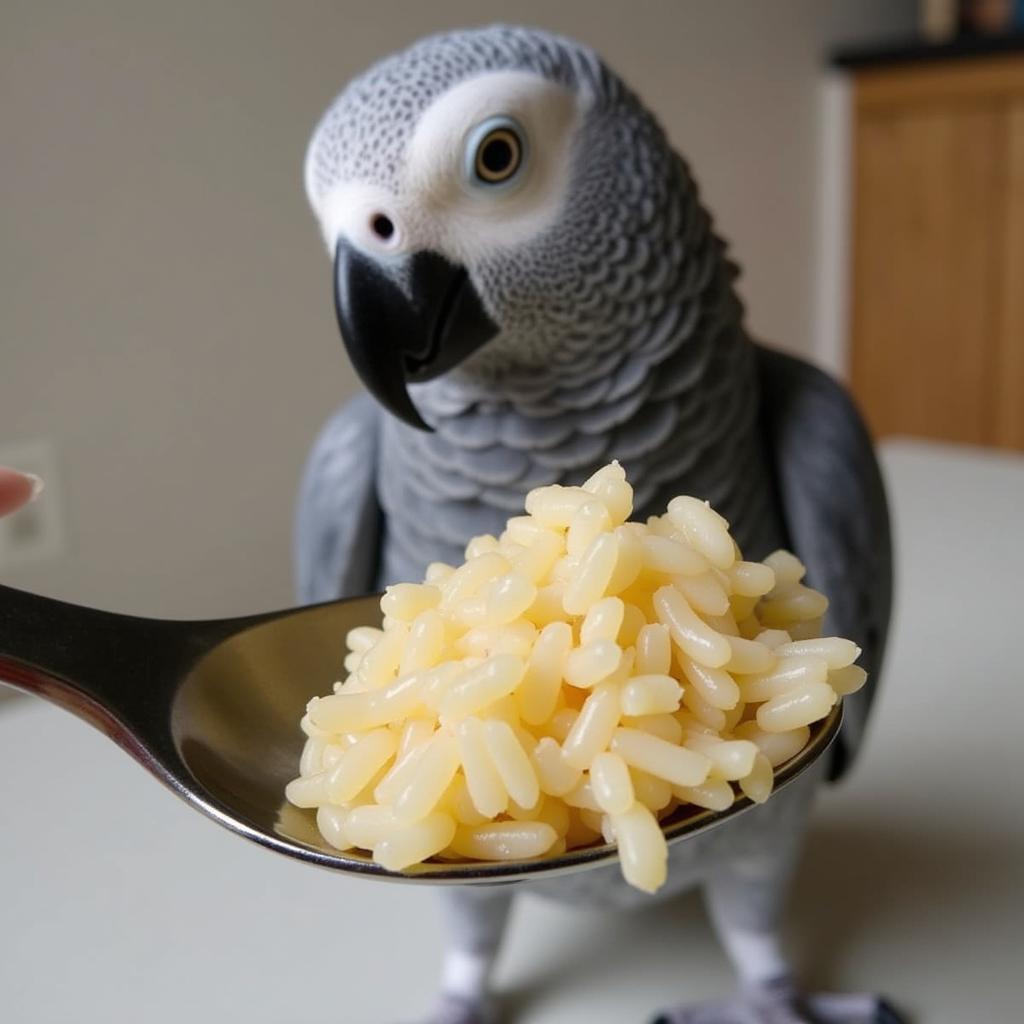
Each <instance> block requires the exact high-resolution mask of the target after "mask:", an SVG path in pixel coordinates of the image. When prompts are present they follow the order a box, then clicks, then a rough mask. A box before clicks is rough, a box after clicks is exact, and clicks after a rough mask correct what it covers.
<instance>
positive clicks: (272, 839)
mask: <svg viewBox="0 0 1024 1024" xmlns="http://www.w3.org/2000/svg"><path fill="white" fill-rule="evenodd" d="M378 601H379V598H378V596H376V595H371V596H367V597H357V598H350V599H347V600H342V601H332V602H328V603H326V604H320V605H313V606H310V607H307V608H293V609H288V610H285V611H280V612H270V613H267V614H263V615H255V616H248V617H245V618H238V619H216V620H205V621H171V620H164V619H144V618H138V617H136V616H129V615H118V614H114V613H110V612H103V611H98V610H96V609H92V608H85V607H80V606H78V605H73V604H68V603H66V602H63V601H55V600H52V599H50V598H44V597H39V596H37V595H34V594H28V593H25V592H23V591H19V590H14V589H12V588H10V587H2V586H0V681H2V682H6V683H9V684H11V685H13V686H15V687H16V688H19V689H22V690H25V691H27V692H30V693H36V694H38V695H39V696H42V697H44V698H46V699H48V700H50V701H52V702H53V703H55V704H58V705H60V706H61V707H63V708H65V709H66V710H68V711H71V712H72V713H73V714H76V715H78V716H79V717H81V718H83V719H85V720H87V721H89V722H91V723H92V724H93V725H95V726H97V727H98V728H100V729H101V730H102V731H103V732H105V733H106V734H107V735H108V736H109V737H110V738H111V739H112V740H113V741H114V742H116V743H117V744H118V745H119V746H121V747H122V748H123V749H124V750H126V751H127V752H128V753H129V754H131V755H132V756H133V757H134V758H135V759H136V760H137V761H138V762H140V763H141V764H142V765H143V766H144V767H145V768H147V769H148V770H149V771H151V772H152V773H153V774H154V775H155V776H156V777H157V778H158V779H160V781H161V782H163V783H165V784H166V785H168V786H169V787H170V788H171V789H172V790H173V791H174V792H175V793H177V795H178V796H180V797H181V798H182V799H184V800H186V801H187V802H188V803H189V804H191V805H192V806H193V807H195V808H196V809H197V810H200V811H202V812H203V813H204V814H206V815H208V816H209V817H211V818H213V819H214V820H215V821H217V822H218V823H219V824H221V825H223V826H225V827H226V828H229V829H231V830H232V831H234V832H236V833H238V834H239V835H242V836H244V837H245V838H247V839H250V840H252V841H254V842H257V843H259V844H260V845H262V846H265V847H268V848H270V849H273V850H276V851H277V852H279V853H283V854H286V855H288V856H292V857H297V858H299V859H300V860H304V861H307V862H309V863H311V864H316V865H318V866H320V867H325V868H332V869H334V870H338V871H344V872H347V873H350V874H362V875H368V876H372V877H375V878H380V879H386V880H390V881H397V882H409V883H429V884H448V885H451V884H474V883H475V884H491V885H494V884H503V883H512V882H518V881H528V880H531V879H534V878H537V877H539V876H542V875H543V876H551V875H555V874H563V873H567V872H572V871H578V870H583V869H585V868H590V867H597V866H600V865H603V864H608V863H610V862H612V861H614V860H615V859H616V857H617V853H616V848H615V847H614V846H610V845H607V844H604V845H597V846H591V847H586V848H584V849H577V850H570V851H567V852H566V853H563V854H560V855H558V856H554V857H545V858H539V859H534V860H524V861H511V862H500V863H492V862H476V861H472V862H450V861H430V862H427V863H425V864H420V865H417V866H415V867H414V868H410V869H407V870H406V871H403V872H394V871H389V870H387V869H386V868H383V867H381V866H380V865H379V864H376V863H375V862H374V861H373V860H372V859H371V858H370V856H369V855H368V854H360V853H357V852H354V851H345V852H342V851H339V850H336V849H334V848H333V847H332V846H330V845H329V844H328V843H327V842H325V841H324V840H323V839H322V838H321V836H320V833H319V831H318V829H317V827H316V821H315V816H314V812H313V811H308V810H300V809H299V808H296V807H293V806H292V805H290V804H289V803H288V802H287V801H286V800H285V798H284V788H285V785H286V784H287V783H288V782H289V781H290V780H291V779H292V778H294V777H295V776H296V775H297V774H298V765H299V756H300V754H301V751H302V746H303V743H304V741H305V737H304V736H303V734H302V732H301V730H300V729H299V725H298V723H299V719H300V718H301V717H302V714H303V710H304V708H305V706H306V703H307V702H308V701H309V699H310V698H311V697H313V696H316V695H318V694H324V693H329V692H330V690H331V685H332V684H333V682H334V681H335V680H336V679H337V678H338V676H339V674H340V669H341V665H342V662H343V660H344V655H345V646H344V640H345V635H346V633H347V632H348V630H350V629H352V628H353V627H354V626H359V625H379V623H380V611H379V606H378ZM840 720H841V710H840V707H839V706H837V707H836V708H834V709H833V710H832V712H831V713H830V715H829V716H828V717H827V718H826V719H824V720H822V721H821V722H818V723H816V724H815V725H813V726H812V727H811V738H810V741H809V743H808V744H807V746H806V747H805V748H804V749H803V750H802V751H801V752H800V753H799V754H797V755H796V757H794V758H792V759H791V760H790V761H789V762H787V763H786V764H784V765H782V766H780V767H779V768H777V769H776V773H775V788H776V790H778V789H780V788H782V787H784V786H786V785H788V784H789V783H790V782H792V781H793V780H794V779H795V778H797V777H798V776H799V775H800V774H801V773H802V772H803V771H804V770H805V769H807V768H809V767H810V766H811V764H813V763H814V762H815V761H816V760H817V759H818V758H819V757H820V756H821V755H822V754H823V753H824V752H825V751H826V750H827V748H828V747H829V745H830V744H831V742H832V740H833V739H834V738H835V735H836V733H837V731H838V729H839V724H840ZM752 806H753V804H752V802H751V801H750V800H748V799H747V798H746V797H742V796H741V797H739V798H737V800H736V801H735V803H734V804H733V805H732V807H730V808H729V809H728V810H726V811H721V812H716V811H707V810H701V809H699V808H694V807H683V808H680V809H679V810H678V811H677V812H676V813H675V814H674V815H672V816H671V817H670V818H668V819H666V820H664V821H663V822H662V827H663V829H664V832H665V835H666V838H667V840H668V842H669V843H670V844H672V843H677V842H682V841H684V840H685V839H688V838H692V837H693V836H696V835H698V834H700V833H703V832H706V831H707V830H708V829H711V828H714V827H716V826H717V825H720V824H722V823H723V822H725V821H728V820H730V819H732V818H734V817H736V816H737V815H738V814H742V813H744V812H745V811H746V810H748V809H749V808H750V807H752Z"/></svg>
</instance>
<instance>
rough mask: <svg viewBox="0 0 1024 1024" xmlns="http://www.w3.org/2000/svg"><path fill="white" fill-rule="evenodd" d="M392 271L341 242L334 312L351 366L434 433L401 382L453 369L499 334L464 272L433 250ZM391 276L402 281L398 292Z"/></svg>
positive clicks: (403, 416)
mask: <svg viewBox="0 0 1024 1024" xmlns="http://www.w3.org/2000/svg"><path fill="white" fill-rule="evenodd" d="M402 259H403V262H404V264H405V265H404V266H400V267H398V268H397V272H394V273H392V272H385V270H384V269H383V268H382V267H381V265H380V264H379V263H378V262H377V261H375V260H374V259H372V258H371V257H370V256H367V255H366V254H365V253H362V252H360V251H359V250H358V249H356V248H355V246H353V245H351V244H350V243H348V242H347V241H345V240H344V239H342V240H341V241H339V242H338V247H337V249H336V250H335V255H334V308H335V311H336V312H337V314H338V327H339V328H340V329H341V337H342V341H344V343H345V348H346V350H347V351H348V354H349V358H350V359H351V360H352V365H353V366H354V367H355V370H356V373H358V374H359V377H360V379H361V380H362V382H363V384H365V385H366V388H367V390H368V391H369V392H370V393H371V394H372V395H373V396H374V397H375V398H376V399H377V401H378V402H380V403H381V405H383V406H384V408H385V409H387V410H388V411H389V412H392V413H393V414H394V415H395V416H397V417H398V418H399V419H400V420H403V421H404V422H405V423H408V424H409V425H410V426H413V427H418V428H419V429H420V430H427V431H429V430H431V429H432V428H431V427H430V426H429V425H428V424H427V423H425V422H424V420H423V418H422V417H421V416H420V414H419V412H418V411H417V409H416V406H415V405H413V402H412V399H411V398H410V397H409V392H408V389H407V387H406V385H407V384H408V383H409V382H412V383H419V382H421V381H427V380H432V379H433V378H434V377H438V376H440V375H441V374H442V373H446V372H447V371H448V370H451V369H452V368H453V367H455V366H458V364H459V363H461V362H462V361H463V360H464V359H466V358H467V357H468V356H470V355H471V354H472V353H473V352H475V351H476V350H477V349H478V348H480V346H481V345H483V344H484V343H485V342H487V341H489V340H490V339H491V338H493V337H494V335H496V334H497V333H498V327H497V325H496V324H495V323H494V321H493V320H491V318H490V317H489V316H488V315H487V312H486V311H485V310H484V307H483V304H482V303H481V301H480V296H479V295H477V292H476V289H475V288H474V287H473V283H472V282H471V281H470V279H469V274H468V273H467V272H466V270H465V268H464V267H459V266H456V265H455V264H453V263H449V262H448V261H447V260H446V259H445V258H444V257H443V256H439V255H438V254H437V253H433V252H417V253H413V254H412V255H410V256H405V257H403V258H402ZM396 278H397V279H399V280H403V279H404V281H405V283H406V288H405V289H403V288H401V287H400V286H399V285H398V284H397V283H396Z"/></svg>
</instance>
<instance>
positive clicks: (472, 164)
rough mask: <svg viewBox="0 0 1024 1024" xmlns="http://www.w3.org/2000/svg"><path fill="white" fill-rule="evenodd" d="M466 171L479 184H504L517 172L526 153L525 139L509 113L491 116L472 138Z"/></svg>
mask: <svg viewBox="0 0 1024 1024" xmlns="http://www.w3.org/2000/svg"><path fill="white" fill-rule="evenodd" d="M466 156H467V161H466V163H467V168H466V170H467V172H468V175H469V179H470V181H471V182H472V183H475V184H477V185H485V186H494V185H504V184H505V183H506V182H508V181H511V180H512V178H514V177H515V176H516V174H518V172H519V171H520V169H521V168H522V166H523V163H524V160H525V157H526V143H525V140H524V136H523V134H522V132H521V131H520V130H519V126H518V125H517V124H516V123H515V122H514V121H513V120H512V119H511V118H510V117H495V118H490V119H489V120H487V121H485V122H484V123H483V124H481V125H479V126H478V127H477V129H476V131H474V132H473V135H472V137H471V138H470V146H469V147H468V151H467V153H466Z"/></svg>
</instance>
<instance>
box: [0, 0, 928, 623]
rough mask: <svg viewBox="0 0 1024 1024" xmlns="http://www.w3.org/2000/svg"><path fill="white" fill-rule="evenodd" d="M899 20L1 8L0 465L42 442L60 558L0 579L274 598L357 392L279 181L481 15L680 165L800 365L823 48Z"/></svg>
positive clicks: (147, 594) (446, 6) (209, 601)
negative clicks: (568, 40) (312, 461)
mask: <svg viewBox="0 0 1024 1024" xmlns="http://www.w3.org/2000/svg"><path fill="white" fill-rule="evenodd" d="M910 7H911V4H910V3H909V0H908V2H905V3H902V4H888V3H886V4H882V3H856V2H851V0H837V2H836V3H832V4H825V3H820V2H816V0H773V2H772V3H767V2H764V0H758V2H755V0H714V2H713V0H690V2H684V0H676V2H661V3H654V2H638V0H629V2H615V3H596V2H587V0H573V2H560V3H552V2H551V0H546V2H536V0H530V2H521V3H518V4H509V3H503V4H502V3H494V2H491V0H472V2H469V0H444V2H443V3H412V2H410V3H395V2H387V0H372V2H366V0H362V2H359V3H356V2H337V3H297V2H296V3H287V2H285V0H279V2H255V0H248V2H242V0H235V2H231V3H228V2H226V0H220V2H210V0H206V2H198V0H188V2H182V0H179V2H175V3H157V2H153V0H147V2H139V0H131V2H124V3H115V2H104V3H73V4H72V3H57V2H53V0H46V2H40V0H29V2H12V0H5V2H4V4H3V8H2V11H0V443H2V442H4V441H16V440H26V441H28V440H33V439H36V438H46V439H49V440H50V441H52V442H53V444H54V445H55V447H56V450H57V453H58V456H59V459H60V468H61V477H62V481H61V482H62V483H63V488H62V494H61V500H62V501H63V502H64V504H65V508H64V509H63V510H62V511H63V514H64V516H63V517H64V521H65V525H66V533H67V537H66V549H65V552H64V554H63V555H62V556H61V557H60V558H59V559H57V560H54V561H51V562H44V563H38V564H35V565H29V566H24V567H22V568H19V569H17V570H16V571H15V570H11V571H9V572H5V573H4V579H5V582H9V583H11V584H14V585H16V586H23V587H26V588H29V589H36V590H39V591H41V592H45V593H51V594H54V595H58V596H64V597H68V598H71V599H73V600H80V601H82V602H89V603H95V604H98V605H100V606H106V607H113V608H120V609H124V610H132V611H135V612H137V613H140V614H153V615H171V616H190V615H195V616H206V615H221V614H234V613H242V612H246V611H251V610H258V609H262V608H266V607H270V606H275V605H283V604H286V603H288V602H289V600H290V591H291V584H290V568H289V532H290V526H291V512H292V503H293V495H294V492H295V488H296V483H297V480H298V475H299V472H300V468H301V464H302V459H303V455H304V452H305V450H306V448H307V447H308V445H309V443H310V441H311V440H312V437H313V435H314V433H315V431H316V430H317V428H318V426H319V424H320V423H321V422H322V420H323V419H324V417H325V416H326V415H327V414H328V413H329V412H330V410H331V409H332V408H333V407H334V406H335V405H336V404H337V403H338V402H339V401H340V400H341V399H343V398H344V397H345V396H346V395H348V394H349V393H351V391H352V389H353V387H354V383H353V379H352V375H351V373H350V371H349V368H348V366H347V363H346V360H345V357H344V355H343V352H342V348H341V345H340V343H339V341H338V338H337V335H336V331H335V327H334V323H333V313H332V305H331V299H330V279H329V265H328V261H327V259H326V256H325V254H324V253H323V251H322V250H321V248H320V241H319V239H318V236H317V234H316V232H315V230H314V226H313V223H312V220H311V217H310V216H309V214H308V212H307V210H306V207H305V202H304V199H303V196H302V187H301V162H302V156H303V150H304V146H305V142H306V138H307V136H308V133H309V131H310V129H311V127H312V125H313V123H314V121H315V120H316V118H317V116H318V114H319V113H320V111H321V110H322V108H323V107H324V105H325V104H326V103H327V102H328V100H329V99H330V98H331V97H332V96H333V95H334V94H335V93H336V92H337V91H338V90H339V88H340V87H341V86H342V84H343V83H344V82H345V81H346V80H347V79H348V78H349V77H350V76H352V75H354V74H356V73H357V72H358V71H360V70H361V69H362V68H363V67H364V66H365V65H366V64H367V63H368V62H369V61H371V60H372V59H374V58H376V57H378V56H382V55H384V54H385V53H387V52H389V51H391V50H393V49H395V48H396V47H399V46H401V45H403V44H405V43H407V42H409V41H411V40H413V39H414V38H416V37H417V36H419V35H421V34H424V33H426V32H428V31H431V30H435V29H438V28H442V27H448V26H456V25H459V24H479V23H482V22H487V21H491V20H497V19H503V20H512V21H521V22H526V23H533V24H538V25H543V26H547V27H550V28H552V29H556V30H559V31H563V32H566V33H570V34H573V35H576V36H578V37H580V38H582V39H584V40H586V41H587V42H589V43H591V44H593V45H595V46H596V47H597V48H598V49H599V50H600V51H602V52H603V53H604V54H605V56H606V57H607V58H608V60H609V62H610V63H611V64H612V66H613V67H615V68H616V69H618V70H619V71H620V72H621V73H622V74H623V75H624V76H625V77H626V78H627V80H629V81H630V82H631V83H632V84H633V85H634V86H635V87H636V89H637V90H638V91H639V93H640V94H641V95H643V96H644V97H645V98H646V100H647V101H648V103H649V104H650V105H651V106H652V107H653V108H654V110H655V111H657V113H658V114H659V115H660V116H661V117H662V119H663V120H664V121H665V123H666V125H667V126H668V128H669V131H670V133H671V135H672V137H673V139H674V140H675V141H676V143H677V144H678V146H679V147H680V148H681V149H682V150H683V152H685V153H686V154H687V156H688V157H689V158H690V159H691V162H692V163H693V165H694V167H695V169H696V172H697V175H698V179H699V180H700V181H701V183H702V185H703V188H704V192H705V195H706V197H707V199H708V201H709V203H710V205H711V207H712V209H713V210H714V211H715V213H716V214H717V217H718V222H719V226H720V229H721V231H722V232H723V233H724V234H725V235H726V236H727V237H728V238H730V239H731V240H732V242H733V243H734V252H735V254H736V255H737V257H738V258H739V260H740V261H741V262H742V264H743V265H744V267H745V268H746V271H745V275H744V279H743V284H742V291H743V294H744V296H745V297H746V299H747V301H748V304H749V309H750V322H751V324H752V326H753V328H754V329H755V330H756V331H757V332H758V333H759V334H760V335H762V336H764V337H766V338H770V339H773V340H775V341H777V342H779V343H780V344H783V345H785V346H788V347H790V348H792V349H795V350H797V351H802V352H805V353H807V352H811V351H812V350H813V338H812V333H813V332H812V326H811V325H812V299H813V295H812V292H813V283H814V262H815V223H814V217H815V197H816V158H817V140H818V136H819V125H818V123H817V99H816V83H817V81H818V76H819V71H820V68H821V63H822V57H823V53H824V50H825V45H826V40H827V38H828V37H829V36H832V35H835V34H836V33H837V32H842V33H844V34H847V35H849V34H858V35H862V34H870V33H876V32H877V33H884V32H885V30H886V29H887V28H890V27H893V26H896V27H903V26H905V25H906V22H907V19H908V16H909V11H910Z"/></svg>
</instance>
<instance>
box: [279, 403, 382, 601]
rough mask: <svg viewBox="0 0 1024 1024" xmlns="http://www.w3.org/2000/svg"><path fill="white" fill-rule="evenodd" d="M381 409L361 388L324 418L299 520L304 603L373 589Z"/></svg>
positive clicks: (298, 566)
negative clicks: (327, 417)
mask: <svg viewBox="0 0 1024 1024" xmlns="http://www.w3.org/2000/svg"><path fill="white" fill-rule="evenodd" d="M380 420H381V413H380V409H379V408H378V407H377V405H376V404H375V403H374V402H373V401H372V400H371V399H370V397H369V396H368V395H358V396H357V397H355V398H353V399H352V400H351V401H350V402H348V403H347V404H346V405H344V406H343V407H342V408H341V409H340V410H339V411H338V412H336V413H335V414H334V415H333V416H332V417H331V419H330V420H329V421H328V422H327V424H326V425H325V426H324V428H323V430H322V431H321V433H320V436H319V437H318V438H317V441H316V444H315V445H314V446H313V450H312V451H311V452H310V455H309V459H308V461H307V463H306V470H305V473H304V475H303V478H302V487H301V490H300V492H299V502H298V509H297V516H296V523H295V540H294V556H295V574H296V578H295V585H296V592H297V594H298V598H299V600H300V601H302V602H303V603H304V604H312V603H315V602H317V601H329V600H332V599H333V598H337V597H348V596H350V595H354V594H365V593H366V592H367V591H369V590H372V589H373V586H374V583H375V581H376V579H377V575H378V572H379V562H380V540H381V511H380V504H379V502H378V499H377V485H376V477H377V460H378V449H379V430H380Z"/></svg>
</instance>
